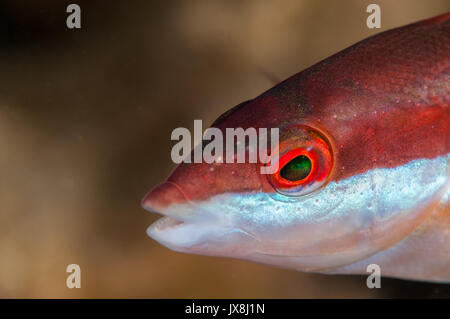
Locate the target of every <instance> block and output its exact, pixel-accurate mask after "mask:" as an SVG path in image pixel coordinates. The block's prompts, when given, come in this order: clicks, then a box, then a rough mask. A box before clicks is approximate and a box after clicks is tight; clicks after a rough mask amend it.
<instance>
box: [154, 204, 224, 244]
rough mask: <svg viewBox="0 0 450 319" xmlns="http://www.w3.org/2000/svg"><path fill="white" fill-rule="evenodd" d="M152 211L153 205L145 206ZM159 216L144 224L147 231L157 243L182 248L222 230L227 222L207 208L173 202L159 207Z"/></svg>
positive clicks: (207, 238)
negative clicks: (147, 224)
mask: <svg viewBox="0 0 450 319" xmlns="http://www.w3.org/2000/svg"><path fill="white" fill-rule="evenodd" d="M147 210H149V211H152V212H153V211H155V209H154V208H153V209H151V210H150V209H147ZM157 213H158V214H161V215H162V217H160V218H158V219H157V220H156V221H155V222H153V223H152V224H151V225H150V226H149V227H148V228H147V235H148V236H149V237H151V238H152V239H154V240H156V241H157V242H159V243H160V244H162V245H164V246H166V247H168V248H170V249H172V250H175V251H185V250H186V249H188V248H190V247H193V246H196V245H198V244H201V243H204V242H207V241H208V240H209V239H211V238H213V237H215V236H216V235H217V234H220V233H221V232H222V231H223V232H225V231H226V230H228V229H229V227H230V225H228V223H227V222H226V221H225V220H224V219H222V218H219V217H218V216H217V215H216V214H212V213H210V212H206V211H204V210H202V209H201V208H200V209H199V208H198V207H196V206H194V205H191V204H172V205H170V206H168V207H166V208H164V209H158V210H157Z"/></svg>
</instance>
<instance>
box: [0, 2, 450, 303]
mask: <svg viewBox="0 0 450 319" xmlns="http://www.w3.org/2000/svg"><path fill="white" fill-rule="evenodd" d="M72 2H76V3H78V4H79V5H80V6H81V10H82V29H81V30H69V29H67V28H66V24H65V20H66V17H67V13H66V6H67V5H68V4H69V3H70V2H69V1H42V0H41V1H24V0H10V1H6V0H2V1H1V2H0V297H43V298H47V297H63V298H66V297H75V298H78V297H149V298H165V297H186V298H200V297H202V298H216V297H231V298H233V297H235V298H240V297H247V298H252V297H254V298H265V297H273V298H298V297H301V298H303V297H307V298H316V297H325V298H328V297H335V298H347V297H361V298H377V297H388V298H389V297H449V296H450V289H449V286H445V285H436V284H429V283H419V282H408V281H401V280H394V279H383V280H382V288H381V289H374V290H369V289H368V288H367V287H366V285H365V280H366V277H362V276H324V275H314V274H304V273H299V272H295V271H287V270H281V269H278V268H273V267H268V266H262V265H257V264H253V263H249V262H245V261H239V260H231V259H222V258H213V257H203V256H195V255H186V254H181V253H176V252H172V251H170V250H168V249H166V248H164V247H162V246H160V245H159V244H157V243H156V242H154V241H153V240H151V239H150V238H148V237H147V236H146V234H145V230H146V228H147V227H148V225H149V224H150V223H151V222H152V221H154V220H155V219H156V218H157V216H156V215H152V214H149V213H147V212H145V211H144V210H143V209H142V208H140V206H139V203H140V200H141V198H142V197H143V195H144V194H145V193H146V192H147V191H148V190H149V189H150V188H151V187H152V186H154V185H156V184H157V183H159V182H161V181H162V180H163V179H164V178H166V177H167V175H168V174H169V173H170V171H171V169H173V167H174V164H173V163H172V162H171V160H170V149H171V146H172V145H173V143H172V142H171V141H170V133H171V131H172V130H173V129H174V128H176V127H179V126H183V127H188V128H190V129H191V128H192V126H193V120H194V119H203V120H204V121H205V122H206V123H211V122H212V121H213V120H214V119H215V118H216V117H218V116H219V115H220V114H221V113H223V112H224V111H225V110H227V109H228V108H230V107H232V106H234V105H236V104H238V103H239V102H241V101H243V100H246V99H249V98H252V97H254V96H256V95H258V94H260V93H262V92H263V91H265V90H267V89H269V88H270V87H271V86H273V83H272V82H271V81H270V79H269V78H270V77H277V78H280V79H284V78H286V77H288V76H290V75H292V74H294V73H297V72H298V71H300V70H302V69H304V68H306V67H308V66H310V65H312V64H313V63H315V62H318V61H320V60H322V59H323V58H326V57H327V56H329V55H331V54H333V53H335V52H337V51H339V50H341V49H343V48H345V47H347V46H349V45H351V44H353V43H354V42H357V41H359V40H361V39H363V38H365V37H367V36H369V35H372V34H375V33H377V32H379V31H380V30H369V29H368V28H367V27H366V25H365V20H366V17H367V16H368V14H367V13H366V7H367V5H368V4H369V3H371V2H372V1H363V0H354V1H353V0H352V1H350V0H346V1H332V0H330V1H316V0H304V1H300V0H292V1H288V0H283V1H262V0H255V1H214V0H204V1H200V0H193V1H187V0H186V1H165V2H163V1H154V2H151V1H80V0H79V1H72ZM376 3H378V4H380V5H381V8H382V29H381V31H383V30H386V29H389V28H392V27H396V26H400V25H404V24H407V23H410V22H413V21H416V20H421V19H423V18H427V17H431V16H433V15H437V14H440V13H444V12H446V11H448V10H449V9H450V3H449V1H448V0H432V1H431V0H430V1H422V0H417V1H416V0H414V1H413V0H408V1H399V0H397V1H376ZM265 74H266V75H265ZM267 74H270V76H267ZM71 263H77V264H79V265H80V266H81V270H82V288H81V289H68V288H67V287H66V276H67V275H68V274H67V273H66V272H65V271H66V266H67V265H68V264H71Z"/></svg>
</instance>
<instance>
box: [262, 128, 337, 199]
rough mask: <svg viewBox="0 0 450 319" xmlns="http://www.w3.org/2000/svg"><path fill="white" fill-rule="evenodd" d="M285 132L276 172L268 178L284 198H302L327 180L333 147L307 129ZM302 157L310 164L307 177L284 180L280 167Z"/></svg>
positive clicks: (311, 129) (293, 129)
mask: <svg viewBox="0 0 450 319" xmlns="http://www.w3.org/2000/svg"><path fill="white" fill-rule="evenodd" d="M288 133H289V134H288V135H287V137H285V138H284V139H283V141H282V142H281V143H280V145H279V154H280V157H279V158H278V167H277V170H276V172H275V173H274V174H271V175H267V177H268V181H269V183H270V184H271V185H272V187H273V188H274V189H275V190H276V191H277V192H279V193H281V194H283V195H287V196H303V195H306V194H309V193H311V192H313V191H315V190H317V189H318V188H320V187H322V186H323V185H325V183H326V182H327V181H328V177H329V176H330V174H331V171H332V167H333V154H332V147H331V144H330V143H329V142H328V140H327V139H326V138H325V136H324V135H322V134H321V133H320V132H318V131H317V130H315V129H313V128H311V127H309V126H304V125H298V126H294V127H293V128H291V129H290V131H289V132H288ZM302 155H303V156H305V157H306V158H307V159H309V161H310V171H309V172H308V174H307V175H306V176H305V177H304V178H301V179H299V180H290V179H286V178H283V176H282V175H281V172H282V170H283V168H284V167H285V166H286V165H287V164H288V163H289V162H291V161H292V160H294V159H295V158H297V157H299V156H302Z"/></svg>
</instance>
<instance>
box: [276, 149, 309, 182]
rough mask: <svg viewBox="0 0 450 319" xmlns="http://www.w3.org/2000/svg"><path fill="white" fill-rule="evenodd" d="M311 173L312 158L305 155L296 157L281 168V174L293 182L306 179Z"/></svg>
mask: <svg viewBox="0 0 450 319" xmlns="http://www.w3.org/2000/svg"><path fill="white" fill-rule="evenodd" d="M310 173H311V160H310V159H309V157H308V156H305V155H300V156H297V157H295V158H294V159H292V160H291V161H290V162H289V163H287V164H286V165H284V167H283V168H282V169H281V170H280V176H281V177H282V178H284V179H287V180H288V181H291V182H296V181H300V180H302V179H305V178H306V177H308V175H309V174H310Z"/></svg>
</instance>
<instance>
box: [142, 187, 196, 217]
mask: <svg viewBox="0 0 450 319" xmlns="http://www.w3.org/2000/svg"><path fill="white" fill-rule="evenodd" d="M185 202H187V198H186V195H185V194H184V193H183V191H182V190H181V188H180V187H179V186H178V185H177V184H175V183H173V182H164V183H162V184H159V185H158V186H156V187H155V188H153V189H152V190H151V191H150V192H148V193H147V195H145V197H144V199H142V202H141V206H142V207H143V208H144V209H146V210H149V211H156V212H160V211H162V210H165V209H167V208H168V207H169V206H170V205H172V204H182V203H185Z"/></svg>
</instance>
